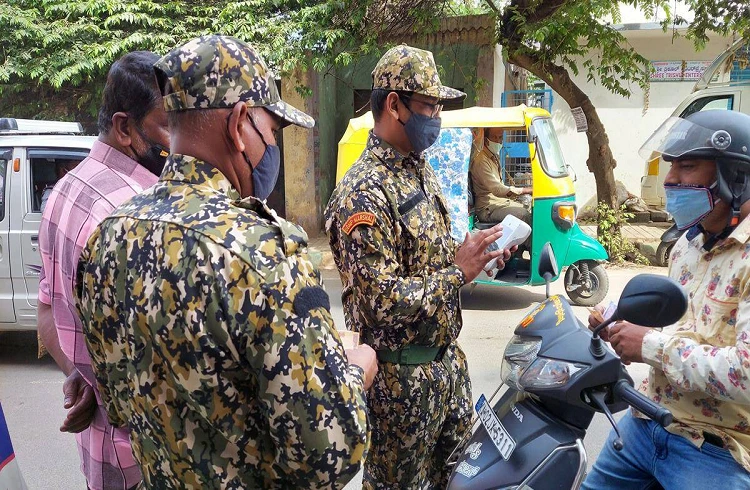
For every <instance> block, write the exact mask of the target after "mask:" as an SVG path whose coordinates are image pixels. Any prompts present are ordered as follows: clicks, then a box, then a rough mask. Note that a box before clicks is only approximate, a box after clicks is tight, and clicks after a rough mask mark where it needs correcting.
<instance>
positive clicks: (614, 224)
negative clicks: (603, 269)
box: [596, 202, 650, 265]
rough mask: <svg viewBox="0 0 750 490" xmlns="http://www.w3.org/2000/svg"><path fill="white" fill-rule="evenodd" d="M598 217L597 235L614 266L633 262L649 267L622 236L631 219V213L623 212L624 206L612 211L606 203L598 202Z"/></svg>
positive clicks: (647, 262)
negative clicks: (624, 227) (623, 229)
mask: <svg viewBox="0 0 750 490" xmlns="http://www.w3.org/2000/svg"><path fill="white" fill-rule="evenodd" d="M596 214H597V216H598V230H597V235H598V239H599V241H600V242H601V244H602V245H603V246H604V248H605V250H607V253H608V254H609V261H610V262H612V263H615V264H622V263H624V262H634V263H636V264H641V265H649V263H650V262H649V260H648V259H647V258H646V257H645V256H644V255H643V254H642V253H641V252H640V250H638V249H637V248H636V246H635V244H633V242H631V241H630V240H628V239H627V238H625V237H624V236H622V227H623V226H625V225H626V224H627V222H628V219H631V218H632V217H633V216H634V215H633V213H628V212H627V211H625V205H623V206H621V207H620V208H619V209H613V208H611V207H609V206H608V205H607V204H606V203H603V202H600V203H599V204H598V205H597V207H596Z"/></svg>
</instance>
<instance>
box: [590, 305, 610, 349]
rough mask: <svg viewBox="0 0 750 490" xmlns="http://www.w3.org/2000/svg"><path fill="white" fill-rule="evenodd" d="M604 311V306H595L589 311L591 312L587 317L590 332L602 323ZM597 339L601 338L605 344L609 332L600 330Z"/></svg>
mask: <svg viewBox="0 0 750 490" xmlns="http://www.w3.org/2000/svg"><path fill="white" fill-rule="evenodd" d="M604 310H605V307H604V305H596V306H594V308H593V309H591V310H589V311H590V312H591V314H590V315H589V330H591V331H592V332H593V331H594V329H595V328H596V327H598V326H599V325H601V324H602V322H603V321H604ZM599 338H601V339H602V340H603V341H605V342H608V341H609V330H608V329H606V328H604V329H602V330H601V331H600V332H599Z"/></svg>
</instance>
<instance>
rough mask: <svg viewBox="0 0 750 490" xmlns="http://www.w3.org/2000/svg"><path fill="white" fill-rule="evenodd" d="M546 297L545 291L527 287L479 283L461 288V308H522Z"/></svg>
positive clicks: (500, 309) (488, 309)
mask: <svg viewBox="0 0 750 490" xmlns="http://www.w3.org/2000/svg"><path fill="white" fill-rule="evenodd" d="M545 299H546V298H545V296H544V294H543V293H541V294H540V293H536V292H533V291H529V290H528V289H527V288H519V287H509V286H489V285H485V284H479V285H476V286H474V285H472V286H467V287H465V288H464V289H462V290H461V309H463V310H483V311H503V310H520V309H523V308H527V307H529V306H531V305H532V304H535V303H539V302H540V301H544V300H545Z"/></svg>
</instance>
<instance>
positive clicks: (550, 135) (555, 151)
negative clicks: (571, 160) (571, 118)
mask: <svg viewBox="0 0 750 490" xmlns="http://www.w3.org/2000/svg"><path fill="white" fill-rule="evenodd" d="M531 125H532V127H533V128H534V134H535V143H536V146H537V149H541V158H540V161H541V162H542V168H543V169H544V171H545V172H546V173H547V175H549V176H550V177H565V176H566V175H568V167H567V165H566V164H565V158H563V153H562V149H561V148H560V142H559V141H558V140H557V133H555V128H554V126H552V120H551V119H549V118H546V117H540V118H537V119H534V121H533V122H532V123H531Z"/></svg>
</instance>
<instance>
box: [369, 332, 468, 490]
mask: <svg viewBox="0 0 750 490" xmlns="http://www.w3.org/2000/svg"><path fill="white" fill-rule="evenodd" d="M367 405H368V409H369V422H370V437H371V446H370V452H369V454H368V455H367V461H366V462H365V468H364V480H363V488H365V489H368V490H369V489H397V488H398V489H432V488H445V487H446V485H447V483H448V477H449V476H450V468H449V467H448V466H446V462H447V460H448V457H449V456H450V454H451V452H453V449H454V448H455V447H456V445H457V444H458V443H460V442H461V441H462V440H463V438H464V436H465V435H466V434H467V433H468V432H470V431H471V425H472V419H473V412H472V402H471V381H470V380H469V371H468V366H467V364H466V356H465V355H464V353H463V351H462V350H461V348H460V347H458V344H456V343H455V342H454V343H453V344H452V345H451V346H450V347H449V348H448V350H447V351H446V353H445V356H443V360H442V361H433V362H431V363H428V364H419V365H416V366H405V365H399V364H389V363H381V364H380V366H379V370H378V374H377V375H376V376H375V381H374V382H373V385H372V387H370V390H369V392H368V393H367Z"/></svg>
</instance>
